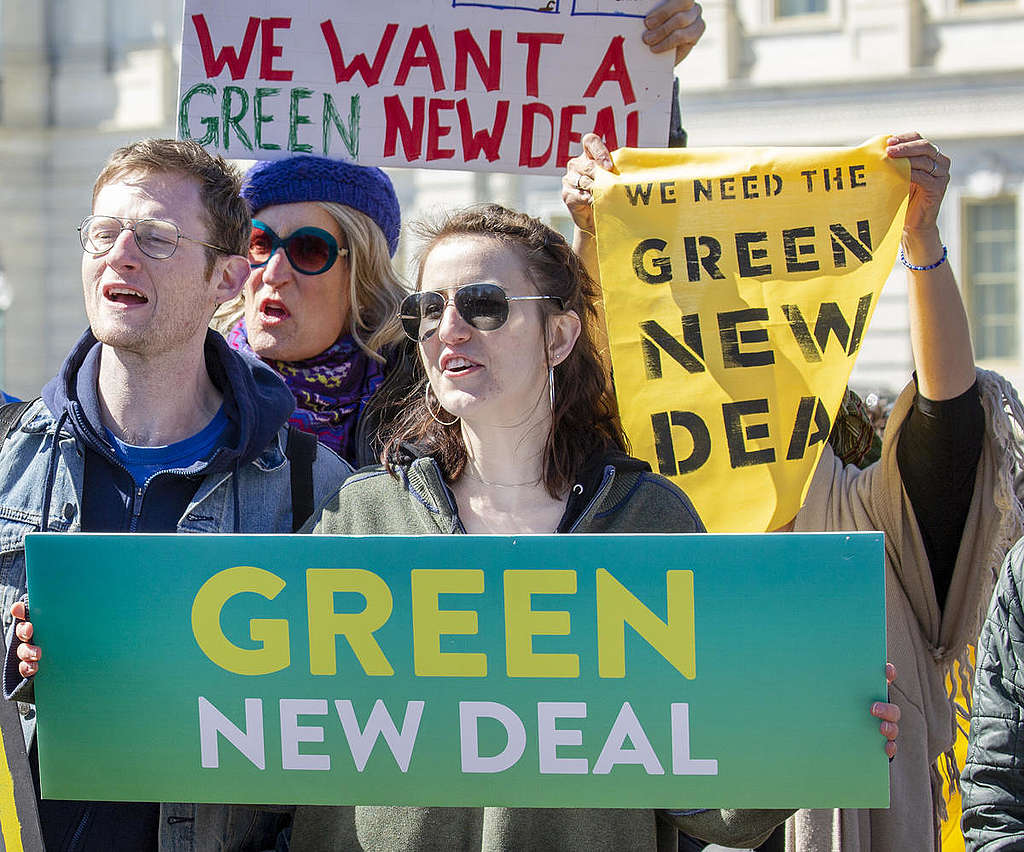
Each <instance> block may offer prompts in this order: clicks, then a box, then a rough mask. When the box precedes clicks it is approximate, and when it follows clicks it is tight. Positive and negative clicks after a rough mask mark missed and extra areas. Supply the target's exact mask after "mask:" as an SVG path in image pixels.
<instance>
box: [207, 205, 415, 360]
mask: <svg viewBox="0 0 1024 852" xmlns="http://www.w3.org/2000/svg"><path fill="white" fill-rule="evenodd" d="M312 203H313V204H316V205H318V206H319V207H322V208H323V209H324V210H326V211H327V212H328V213H329V214H330V215H331V217H332V218H333V219H334V220H335V221H336V222H337V223H338V227H339V228H340V229H341V233H342V234H343V235H344V239H345V241H346V242H347V244H348V256H347V258H346V259H347V261H348V268H349V312H348V328H347V329H346V331H348V333H349V334H351V335H352V339H353V340H355V342H356V343H357V344H358V345H359V348H360V349H362V350H363V351H364V352H365V353H366V354H367V355H369V356H370V357H371V358H373V359H375V360H377V361H381V362H383V361H384V360H385V359H384V357H383V356H382V355H381V352H382V351H383V350H384V349H386V348H387V347H388V346H391V345H392V344H395V343H398V342H399V341H400V340H402V339H403V333H402V325H401V323H400V322H399V321H398V306H399V305H401V303H402V299H404V298H405V297H406V296H407V295H408V293H409V288H408V287H407V286H406V285H405V283H404V282H403V281H402V279H401V278H400V277H399V275H398V273H397V272H395V270H394V267H392V265H391V255H390V253H389V252H388V244H387V240H386V239H385V238H384V234H383V232H382V231H381V229H380V228H379V227H378V226H377V224H376V223H375V222H374V221H373V220H372V219H371V218H370V217H369V216H367V215H366V214H365V213H360V212H359V211H358V210H354V209H353V208H351V207H348V206H346V205H344V204H337V203H335V202H333V201H314V202H312ZM258 213H259V211H256V214H258ZM256 214H254V215H256ZM244 305H245V297H244V295H243V294H242V293H239V295H238V296H237V297H236V298H234V299H232V300H231V301H230V302H225V303H224V304H223V305H221V306H220V307H219V308H218V309H217V312H216V313H215V314H214V315H213V322H212V323H211V325H212V326H213V328H214V329H215V330H216V331H219V332H220V333H221V334H227V333H228V332H229V331H230V330H231V329H232V328H233V327H234V326H235V325H236V324H237V323H238V320H239V319H241V317H242V314H243V311H244Z"/></svg>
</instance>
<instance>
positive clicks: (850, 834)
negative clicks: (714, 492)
mask: <svg viewBox="0 0 1024 852" xmlns="http://www.w3.org/2000/svg"><path fill="white" fill-rule="evenodd" d="M978 388H979V391H980V393H981V399H982V404H983V406H984V408H985V422H986V433H985V441H984V445H983V449H982V454H981V459H980V460H979V463H978V472H977V476H976V479H975V485H974V497H973V499H972V502H971V507H970V511H969V513H968V517H967V522H966V526H965V528H964V535H963V539H962V543H961V546H960V552H959V555H958V556H957V561H956V566H955V568H954V573H953V580H952V584H951V586H950V589H949V594H948V597H947V601H946V607H945V612H944V613H940V611H939V607H938V603H937V599H936V595H935V588H934V585H933V583H932V577H931V571H930V569H929V565H928V559H927V557H926V555H925V551H924V544H923V543H922V540H921V535H920V532H919V531H918V527H917V521H916V519H915V517H914V511H913V508H912V506H911V505H910V502H909V500H908V499H907V495H906V492H905V491H904V489H903V484H902V481H901V479H900V475H899V469H898V466H897V462H896V439H897V437H898V435H899V429H900V426H901V425H902V423H903V422H904V420H905V419H906V417H907V415H908V414H909V412H910V410H911V406H912V405H913V401H914V386H913V384H910V385H908V387H907V388H905V389H904V391H903V393H902V394H901V395H900V397H899V399H897V401H896V404H895V407H894V408H893V411H892V415H891V416H890V418H889V422H888V426H887V428H886V434H885V438H884V441H883V446H882V458H881V459H880V460H879V461H878V462H877V463H876V464H874V465H872V466H870V467H868V468H866V469H865V470H859V469H857V468H856V467H855V466H853V465H850V466H846V467H844V466H843V465H842V463H841V462H839V461H838V460H837V459H836V458H835V456H834V455H832V453H831V451H830V450H827V449H826V454H825V456H823V458H822V460H821V463H820V464H819V465H818V469H817V470H816V472H815V474H814V478H813V480H812V482H811V486H810V489H809V490H808V493H807V498H806V500H805V502H804V507H803V508H802V509H801V511H800V514H799V515H797V518H796V524H795V529H796V531H802V532H808V531H841V530H881V531H883V532H884V533H885V585H886V593H885V598H886V617H887V628H888V658H889V660H890V661H891V662H892V663H894V664H895V666H896V682H895V683H894V684H893V685H892V687H891V690H890V697H891V700H892V702H893V703H895V704H898V705H899V707H900V710H901V712H902V717H901V719H900V736H899V741H898V743H899V752H898V754H897V755H896V759H895V760H894V761H893V763H892V764H891V769H890V788H891V799H890V800H891V803H892V804H891V807H889V808H888V809H887V810H881V809H879V810H803V811H798V812H797V813H796V814H795V815H794V816H793V817H792V818H791V819H790V820H789V821H787V823H786V850H787V852H917V850H921V852H934V850H936V849H937V848H938V815H939V814H940V813H941V812H943V811H944V803H943V801H942V798H941V784H940V776H939V774H938V771H937V769H936V761H937V760H939V759H940V758H941V757H943V755H948V759H952V754H951V749H952V745H953V735H954V711H953V706H952V703H951V700H950V698H949V695H948V694H947V691H946V686H945V677H946V675H947V673H948V672H949V671H950V668H951V665H952V663H953V661H954V660H959V661H960V662H961V665H962V666H963V667H964V668H963V669H962V670H963V672H964V673H965V675H966V676H967V677H970V666H969V664H968V663H967V661H966V648H967V645H968V644H969V643H971V644H973V643H974V642H975V641H976V639H977V636H978V633H979V631H980V626H981V621H982V619H983V617H984V613H985V609H986V607H987V605H988V600H989V597H990V595H991V592H992V588H993V585H994V582H995V577H996V572H997V571H998V568H999V565H1000V563H1001V562H1002V559H1003V556H1004V555H1005V553H1006V551H1007V550H1008V549H1009V547H1010V546H1011V545H1012V544H1013V542H1014V541H1015V540H1016V539H1017V538H1019V537H1020V536H1021V533H1022V531H1024V528H1022V514H1021V507H1020V504H1019V502H1018V501H1017V499H1016V497H1015V496H1014V493H1013V466H1014V460H1015V459H1016V460H1017V463H1018V464H1020V461H1021V459H1022V458H1024V455H1022V449H1021V447H1020V445H1019V444H1018V443H1017V442H1016V441H1014V438H1013V432H1012V424H1011V420H1014V421H1016V422H1017V424H1018V425H1020V424H1021V423H1022V422H1024V410H1022V409H1021V404H1020V401H1019V400H1018V399H1017V395H1016V392H1015V391H1014V390H1013V388H1012V387H1011V386H1010V385H1009V384H1008V383H1007V382H1006V381H1005V380H1004V379H1002V377H1000V376H998V375H997V374H995V373H990V372H987V371H984V370H979V371H978Z"/></svg>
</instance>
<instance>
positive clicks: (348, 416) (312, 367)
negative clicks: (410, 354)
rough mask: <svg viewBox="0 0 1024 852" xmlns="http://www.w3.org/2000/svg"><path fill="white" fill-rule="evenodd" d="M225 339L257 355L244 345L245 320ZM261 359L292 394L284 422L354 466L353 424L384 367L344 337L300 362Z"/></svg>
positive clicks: (354, 430)
mask: <svg viewBox="0 0 1024 852" xmlns="http://www.w3.org/2000/svg"><path fill="white" fill-rule="evenodd" d="M227 340H228V345H229V346H230V347H231V348H232V349H237V350H238V351H239V352H242V353H244V354H246V355H251V356H252V357H254V358H256V357H259V356H257V355H256V353H255V352H253V350H252V347H251V346H249V340H248V337H247V336H246V329H245V320H244V319H241V320H239V321H238V324H237V325H235V327H234V328H232V329H231V331H229V332H228V335H227ZM261 360H263V361H265V362H266V363H267V364H269V365H270V366H271V367H273V369H274V371H275V372H276V373H277V374H278V375H280V376H281V378H282V379H284V382H285V384H286V385H288V387H289V389H290V390H291V392H292V394H293V395H294V396H295V405H296V408H295V411H294V412H292V416H291V417H290V418H289V420H288V422H289V423H290V424H291V425H292V426H295V427H296V428H298V429H301V430H302V431H303V432H310V433H312V434H314V435H316V437H317V440H318V441H320V443H322V444H326V445H327V446H328V447H330V448H331V449H332V450H334V451H335V452H336V453H337V454H338V455H340V456H341V457H342V458H343V459H345V460H346V461H348V462H351V463H352V464H355V456H356V425H357V424H358V422H359V417H360V415H361V414H362V413H363V409H364V408H366V403H367V402H368V401H369V399H370V397H371V396H373V392H374V391H375V390H377V388H378V386H379V385H380V383H381V382H382V381H383V380H384V365H383V364H381V363H380V362H379V361H375V360H374V359H373V358H370V357H369V356H368V355H367V354H366V353H365V352H364V351H363V350H362V349H360V348H359V345H358V344H357V343H356V342H355V340H353V339H352V336H351V335H349V334H343V335H342V336H341V337H339V338H338V339H337V340H336V341H335V342H334V343H332V344H331V345H330V346H328V347H327V349H325V350H324V351H323V352H321V353H320V354H319V355H314V356H313V357H312V358H306V359H305V360H303V361H274V360H272V359H269V358H263V359H261Z"/></svg>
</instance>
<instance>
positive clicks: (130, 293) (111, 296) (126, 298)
mask: <svg viewBox="0 0 1024 852" xmlns="http://www.w3.org/2000/svg"><path fill="white" fill-rule="evenodd" d="M103 296H104V298H106V299H108V300H110V301H111V302H117V303H118V304H119V305H145V304H146V303H147V302H148V301H149V299H147V298H146V297H145V296H144V295H142V293H140V292H139V291H138V290H133V289H132V288H131V287H107V288H105V289H104V291H103Z"/></svg>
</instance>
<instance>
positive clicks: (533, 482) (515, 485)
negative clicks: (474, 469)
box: [462, 467, 540, 488]
mask: <svg viewBox="0 0 1024 852" xmlns="http://www.w3.org/2000/svg"><path fill="white" fill-rule="evenodd" d="M462 475H463V476H468V477H469V478H470V479H475V480H476V481H477V482H479V483H480V484H481V485H486V486H488V487H489V488H526V487H527V486H530V485H539V484H540V477H537V479H531V480H530V481H529V482H491V481H490V480H487V479H484V478H483V477H482V476H477V475H476V474H475V473H470V470H469V468H468V467H466V468H464V469H463V471H462Z"/></svg>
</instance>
